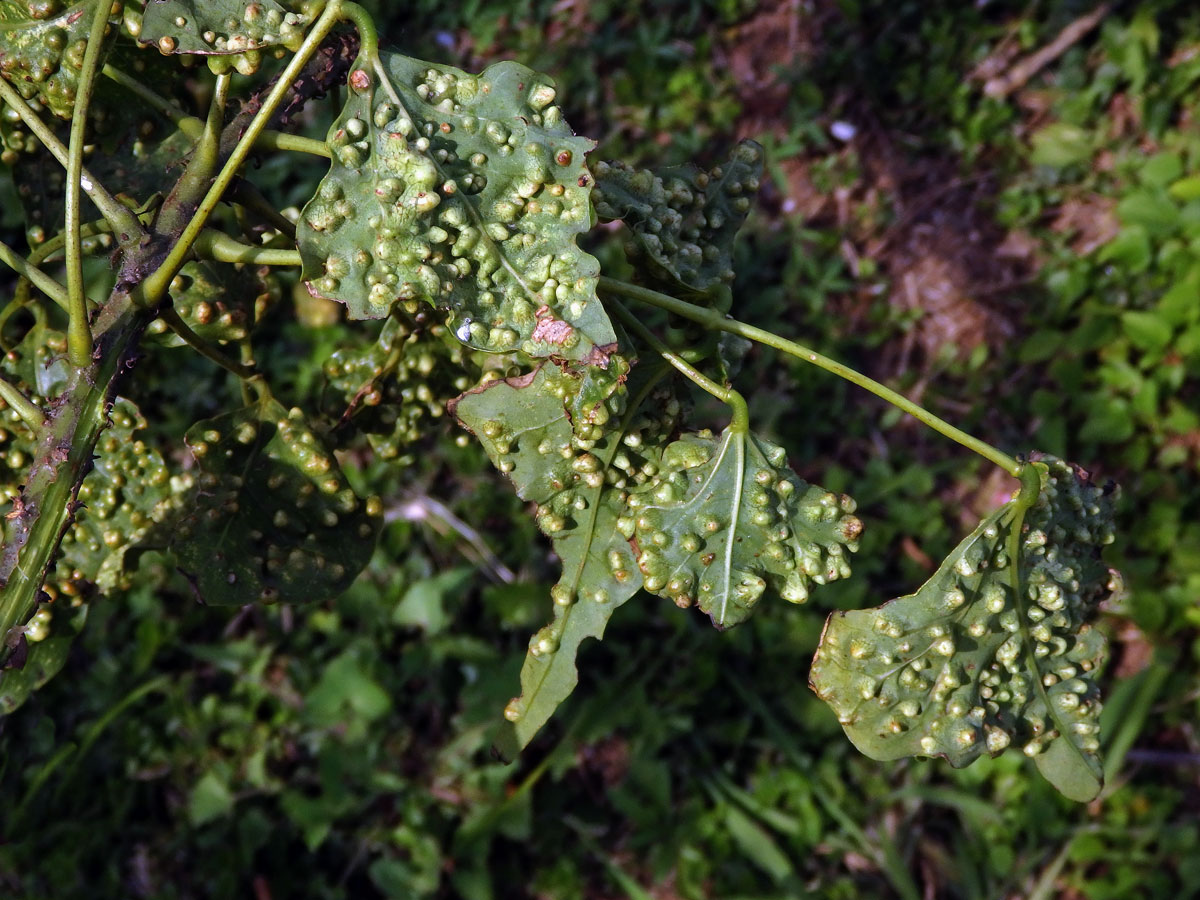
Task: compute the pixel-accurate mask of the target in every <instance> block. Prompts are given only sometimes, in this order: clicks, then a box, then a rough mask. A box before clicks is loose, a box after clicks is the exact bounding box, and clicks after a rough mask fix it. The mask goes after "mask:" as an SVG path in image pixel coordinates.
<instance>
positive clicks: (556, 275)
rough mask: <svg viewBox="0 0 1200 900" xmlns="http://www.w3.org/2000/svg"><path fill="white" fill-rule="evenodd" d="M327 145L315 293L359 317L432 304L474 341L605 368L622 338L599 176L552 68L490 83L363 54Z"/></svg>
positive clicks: (314, 240)
mask: <svg viewBox="0 0 1200 900" xmlns="http://www.w3.org/2000/svg"><path fill="white" fill-rule="evenodd" d="M349 80H350V89H349V96H348V99H347V101H346V105H345V107H344V108H343V110H342V112H341V115H339V117H338V119H337V121H335V122H334V124H333V126H332V128H331V130H330V132H329V138H328V143H329V145H330V148H331V149H332V151H333V163H332V168H331V169H330V172H329V174H328V175H327V176H326V177H325V179H324V180H323V181H322V182H321V185H320V187H319V188H318V189H317V193H316V196H315V197H313V199H312V200H311V201H309V203H308V205H307V206H306V207H305V208H304V211H303V213H302V214H301V217H300V222H299V224H298V228H297V240H298V243H299V247H300V253H301V256H302V258H303V261H304V272H303V277H304V279H305V281H306V283H307V284H308V288H309V290H310V291H311V292H312V293H314V294H316V295H319V296H322V297H329V298H332V299H335V300H338V301H340V302H342V303H345V304H346V306H347V308H348V309H349V311H350V315H351V317H352V318H356V319H362V318H371V319H376V318H383V317H384V316H386V315H388V313H389V312H390V311H391V309H392V306H393V304H395V303H396V302H397V301H398V300H400V301H417V300H423V301H426V302H428V303H431V304H433V305H434V306H436V307H438V308H440V309H445V310H448V311H449V313H450V315H449V318H448V320H447V325H448V326H449V327H450V330H451V331H452V332H453V333H454V334H455V336H456V337H457V338H458V339H459V340H461V341H462V342H463V343H465V344H467V345H469V346H471V347H474V348H476V349H480V350H486V351H488V352H493V353H507V352H510V351H513V350H521V351H523V352H525V353H527V354H529V355H530V356H534V357H547V356H554V357H562V358H565V359H570V360H584V361H588V362H592V363H598V364H600V365H603V364H604V363H605V361H606V360H607V358H608V354H609V353H611V352H612V351H613V350H615V344H616V336H615V333H614V331H613V328H612V324H611V323H610V322H609V320H608V316H607V314H606V313H605V311H604V309H603V307H602V306H601V304H600V301H599V300H598V298H597V297H596V285H597V279H598V276H599V271H600V267H599V264H598V263H597V261H596V260H595V259H594V258H593V257H592V256H590V255H588V254H587V253H584V252H583V251H582V250H580V249H579V248H578V247H577V246H576V245H575V239H576V237H577V236H578V235H579V234H581V233H583V232H584V231H586V230H588V228H589V227H590V226H591V209H590V205H589V197H588V195H589V191H590V190H591V185H592V177H591V175H590V173H589V172H588V171H587V169H586V168H585V167H584V156H585V155H586V154H587V152H588V151H589V150H591V148H592V146H593V142H592V141H590V140H588V139H586V138H580V137H575V136H574V135H573V134H572V132H571V129H570V127H569V126H568V125H567V124H566V122H565V121H563V117H562V111H561V110H560V109H559V108H558V107H557V106H554V105H553V101H554V88H553V87H552V85H551V83H550V81H549V80H548V79H547V78H545V77H544V76H542V75H539V74H538V73H536V72H533V71H531V70H530V69H527V68H525V67H524V66H520V65H517V64H516V63H512V62H504V63H499V64H497V65H494V66H492V67H490V68H488V69H487V70H486V71H485V72H483V74H481V75H469V74H467V73H465V72H462V71H460V70H458V69H453V68H450V67H448V66H438V65H434V64H431V63H426V62H421V61H419V60H415V59H410V58H409V57H406V56H400V55H399V54H393V53H385V54H382V60H381V61H378V60H374V59H372V58H369V57H360V59H359V60H358V61H357V62H356V64H355V67H354V69H353V70H352V71H351V74H350V79H349Z"/></svg>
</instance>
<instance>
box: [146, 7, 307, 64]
mask: <svg viewBox="0 0 1200 900" xmlns="http://www.w3.org/2000/svg"><path fill="white" fill-rule="evenodd" d="M306 22H307V17H306V16H304V15H302V14H300V13H297V12H291V11H289V10H288V9H287V8H285V7H284V6H281V5H280V4H278V3H276V2H275V0H168V2H163V0H150V2H149V3H147V4H146V9H145V12H144V13H143V15H142V28H141V32H140V33H139V34H138V40H139V42H141V43H142V44H147V45H152V46H154V47H156V48H157V49H158V50H159V51H160V52H162V53H189V54H201V55H205V56H212V55H234V54H244V53H246V52H247V51H250V52H253V51H256V50H262V49H263V48H265V47H274V46H276V45H282V46H284V47H286V48H287V49H289V50H296V49H297V48H299V46H300V44H301V42H302V41H303V40H304V26H305V23H306Z"/></svg>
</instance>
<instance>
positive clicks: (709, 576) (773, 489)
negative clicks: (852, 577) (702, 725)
mask: <svg viewBox="0 0 1200 900" xmlns="http://www.w3.org/2000/svg"><path fill="white" fill-rule="evenodd" d="M629 506H630V515H629V518H628V519H627V520H626V521H627V523H628V524H626V525H625V526H624V527H625V528H626V529H627V534H626V536H627V537H633V536H634V535H635V534H636V538H637V546H638V548H639V554H638V565H639V566H640V568H641V570H642V574H643V575H644V576H645V586H646V590H648V591H651V592H652V593H655V594H659V595H661V596H664V597H669V598H670V599H672V600H674V601H675V603H676V604H678V605H680V606H685V607H686V606H691V605H692V604H693V603H697V604H698V605H699V606H700V608H701V609H702V610H704V612H706V613H708V615H709V616H711V617H712V620H713V624H715V625H717V626H718V627H721V628H725V627H729V626H731V625H736V624H738V623H739V622H742V621H744V620H745V619H746V618H747V617H748V616H749V615H750V613H751V612H752V611H753V608H754V605H755V604H756V603H757V602H758V599H759V597H761V596H762V594H763V592H764V591H765V590H767V588H768V587H769V588H770V589H771V590H773V591H776V592H778V593H779V594H781V595H782V596H783V597H784V598H785V599H787V600H790V601H791V602H793V603H803V602H804V601H805V600H806V599H807V598H808V592H809V587H810V585H811V584H812V583H813V582H815V583H817V584H825V583H826V582H828V581H833V580H835V579H837V578H844V577H846V576H848V575H849V574H850V566H849V564H848V563H847V562H846V557H845V553H846V550H857V549H858V535H859V534H860V533H861V531H862V523H861V522H860V521H859V520H858V519H857V518H855V517H854V516H852V515H850V513H852V512H853V511H854V501H853V500H851V499H850V498H849V497H847V496H845V495H842V496H841V497H839V496H838V495H836V494H832V493H829V492H828V491H826V490H824V489H822V488H819V487H815V486H813V485H809V484H806V483H805V482H803V481H801V480H800V479H799V478H797V477H796V475H795V473H794V472H792V470H791V469H790V468H788V466H787V454H786V453H785V452H784V450H783V448H782V447H778V446H776V445H774V444H771V443H769V442H767V441H764V440H761V439H759V438H757V437H755V436H754V435H753V434H749V433H747V432H744V431H741V430H738V429H735V428H732V427H730V428H727V429H726V430H725V431H724V432H722V434H721V436H720V437H719V438H714V437H713V436H712V434H711V433H710V432H702V433H700V434H689V435H685V436H684V437H683V438H682V439H680V440H678V441H676V442H675V443H673V444H671V445H670V446H668V447H667V448H666V451H665V452H664V453H663V455H662V465H661V468H660V470H659V473H658V475H657V476H656V477H655V479H654V481H653V482H652V483H651V485H650V486H649V488H648V489H647V490H644V491H641V492H639V493H636V494H634V495H633V496H631V497H630V500H629Z"/></svg>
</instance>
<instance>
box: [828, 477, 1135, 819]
mask: <svg viewBox="0 0 1200 900" xmlns="http://www.w3.org/2000/svg"><path fill="white" fill-rule="evenodd" d="M1029 465H1030V466H1033V467H1034V469H1035V471H1036V475H1037V476H1038V477H1039V478H1040V481H1041V490H1040V492H1039V493H1038V494H1037V495H1036V496H1029V495H1026V496H1024V497H1018V498H1017V499H1015V500H1013V501H1010V502H1009V503H1006V504H1005V505H1004V506H1002V507H1000V508H999V509H998V510H996V511H995V512H993V513H992V514H991V515H989V516H988V517H987V518H986V519H984V520H983V522H981V523H980V525H979V527H978V528H976V529H975V531H974V532H972V533H971V534H970V535H969V536H968V537H967V538H966V539H965V540H963V542H962V543H961V544H959V545H958V547H956V548H955V550H954V552H952V553H951V554H950V556H949V557H947V558H946V560H945V562H943V563H942V565H941V566H940V567H939V568H938V570H937V571H936V572H935V573H934V575H933V577H931V578H930V579H929V580H928V581H927V582H926V583H925V584H924V585H923V586H922V587H921V589H920V590H919V591H918V592H917V593H915V594H911V595H909V596H907V597H901V598H899V599H897V600H892V601H890V602H888V603H885V604H884V605H883V606H881V607H878V608H876V609H863V610H854V611H850V612H835V613H833V614H832V615H830V617H829V621H828V622H827V623H826V626H825V633H824V635H823V637H822V640H821V645H820V647H819V648H818V650H817V655H816V659H815V660H814V662H813V668H812V675H811V683H812V686H813V689H814V690H815V691H816V692H817V694H818V695H819V696H820V697H821V698H822V699H823V700H825V701H826V702H827V703H829V705H830V706H831V707H832V708H833V710H834V712H836V713H837V716H838V720H839V721H840V722H841V723H842V727H843V728H844V729H845V730H846V734H847V735H848V736H849V738H850V740H852V741H853V742H854V745H855V746H856V747H858V749H859V750H861V751H862V752H863V753H865V754H866V755H868V756H870V757H872V758H873V759H898V758H900V757H904V756H942V757H945V758H946V759H947V760H949V762H950V764H951V765H953V766H965V765H968V764H969V763H971V762H973V761H974V760H975V759H977V758H978V757H979V756H981V755H982V754H984V753H990V754H993V755H994V754H997V753H999V752H1001V751H1002V750H1004V749H1005V748H1006V747H1008V746H1009V744H1011V743H1013V742H1014V741H1015V742H1017V743H1018V744H1020V745H1022V746H1023V749H1024V751H1025V753H1026V754H1028V755H1029V756H1032V757H1034V758H1035V759H1036V760H1037V763H1038V767H1039V769H1040V770H1041V771H1042V774H1043V775H1045V776H1046V777H1047V778H1048V779H1049V780H1050V781H1051V782H1052V783H1053V784H1054V785H1055V786H1056V787H1057V788H1058V789H1059V790H1061V791H1063V792H1064V793H1065V794H1067V795H1068V796H1070V797H1072V798H1074V799H1077V800H1090V799H1091V798H1092V797H1093V796H1095V794H1096V793H1097V792H1099V790H1100V786H1101V781H1100V779H1101V767H1100V760H1099V757H1098V755H1097V753H1098V750H1099V747H1100V742H1099V737H1098V733H1097V732H1098V730H1099V725H1098V716H1099V712H1100V699H1099V690H1098V688H1097V687H1096V683H1095V673H1096V669H1097V667H1098V666H1099V665H1100V663H1101V661H1102V660H1103V658H1104V649H1105V641H1104V637H1103V635H1101V634H1100V633H1099V632H1098V631H1096V630H1095V629H1094V628H1093V627H1092V625H1091V624H1090V620H1091V619H1092V618H1093V616H1094V615H1095V612H1096V607H1097V605H1098V604H1099V603H1100V601H1102V600H1103V599H1104V598H1105V597H1107V596H1108V594H1109V592H1110V583H1111V577H1110V573H1109V570H1108V569H1107V567H1105V566H1104V564H1103V563H1102V562H1101V561H1100V547H1101V546H1102V545H1104V544H1106V543H1109V542H1110V541H1111V540H1112V498H1111V496H1110V492H1109V491H1108V490H1105V489H1101V488H1099V487H1096V486H1095V485H1093V484H1092V483H1091V482H1090V481H1089V480H1088V479H1087V477H1086V473H1083V472H1082V471H1081V470H1078V469H1074V468H1072V467H1071V466H1069V465H1068V464H1066V463H1064V462H1062V461H1061V460H1057V459H1054V458H1053V457H1042V458H1041V459H1040V460H1038V461H1035V462H1032V463H1029ZM1031 504H1032V505H1031ZM1026 510H1027V511H1026ZM1022 519H1023V521H1022ZM1016 528H1019V529H1020V534H1019V551H1018V552H1019V556H1020V558H1019V560H1016V561H1014V560H1013V559H1012V556H1011V550H1012V548H1013V546H1014V545H1015V544H1016V542H1015V541H1013V540H1010V536H1011V535H1012V532H1013V530H1014V529H1016ZM1014 562H1015V564H1016V566H1015V568H1016V571H1015V572H1014ZM1017 572H1019V586H1020V589H1019V591H1015V590H1014V580H1015V579H1016V577H1017V575H1016V573H1017Z"/></svg>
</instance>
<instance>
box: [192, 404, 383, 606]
mask: <svg viewBox="0 0 1200 900" xmlns="http://www.w3.org/2000/svg"><path fill="white" fill-rule="evenodd" d="M186 441H187V445H188V448H189V449H190V450H191V451H192V454H193V455H194V456H195V458H196V461H197V463H198V466H199V471H198V472H196V473H195V475H194V476H192V477H193V479H194V483H193V485H192V489H191V491H190V496H189V498H188V500H187V501H186V503H185V504H184V506H183V508H184V512H183V514H182V515H181V516H180V518H179V519H178V521H176V522H172V523H170V526H169V527H170V534H171V536H173V538H174V540H173V543H172V549H173V550H174V551H175V553H176V555H177V557H178V561H179V568H180V569H181V570H182V571H183V572H184V574H185V575H186V576H187V577H188V578H189V580H190V581H191V582H192V585H193V586H194V588H195V589H196V591H197V593H198V594H199V596H200V598H201V599H202V600H203V601H204V602H205V603H210V604H237V605H241V604H244V603H251V602H255V601H261V602H276V601H282V602H287V603H303V602H313V601H319V600H325V599H328V598H330V597H335V596H337V595H338V594H340V593H341V592H342V591H344V590H345V589H346V588H347V587H349V586H350V583H351V582H352V581H353V580H354V578H355V576H357V575H358V573H359V572H360V571H362V568H363V567H364V566H365V565H366V564H367V562H368V560H369V559H370V558H371V553H372V551H373V550H374V548H375V537H376V534H377V532H378V529H379V525H380V518H381V517H380V515H379V513H380V512H381V510H380V508H379V501H378V500H368V501H366V502H364V501H362V500H360V499H359V498H358V497H357V496H355V494H354V491H353V490H352V489H351V487H350V485H349V484H348V483H347V481H346V478H345V476H344V475H343V474H342V471H341V469H340V468H339V467H338V464H337V460H336V459H334V457H333V455H332V454H331V453H330V452H329V451H328V450H327V449H326V448H325V447H324V446H323V445H322V443H321V441H320V439H319V438H318V437H317V436H316V435H315V434H314V433H313V431H312V429H311V428H309V426H308V424H307V423H306V422H305V420H304V415H303V414H302V413H301V411H300V410H299V409H293V410H291V411H290V412H289V411H287V410H285V409H284V408H283V407H282V406H281V405H280V404H279V403H277V402H275V401H274V400H264V401H262V402H260V403H258V404H256V405H254V406H251V407H246V408H244V409H240V410H237V411H236V412H232V413H226V414H225V415H221V416H217V417H216V418H214V419H208V420H206V421H203V422H197V423H196V424H195V425H193V426H192V427H191V428H190V429H188V433H187V436H186Z"/></svg>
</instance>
